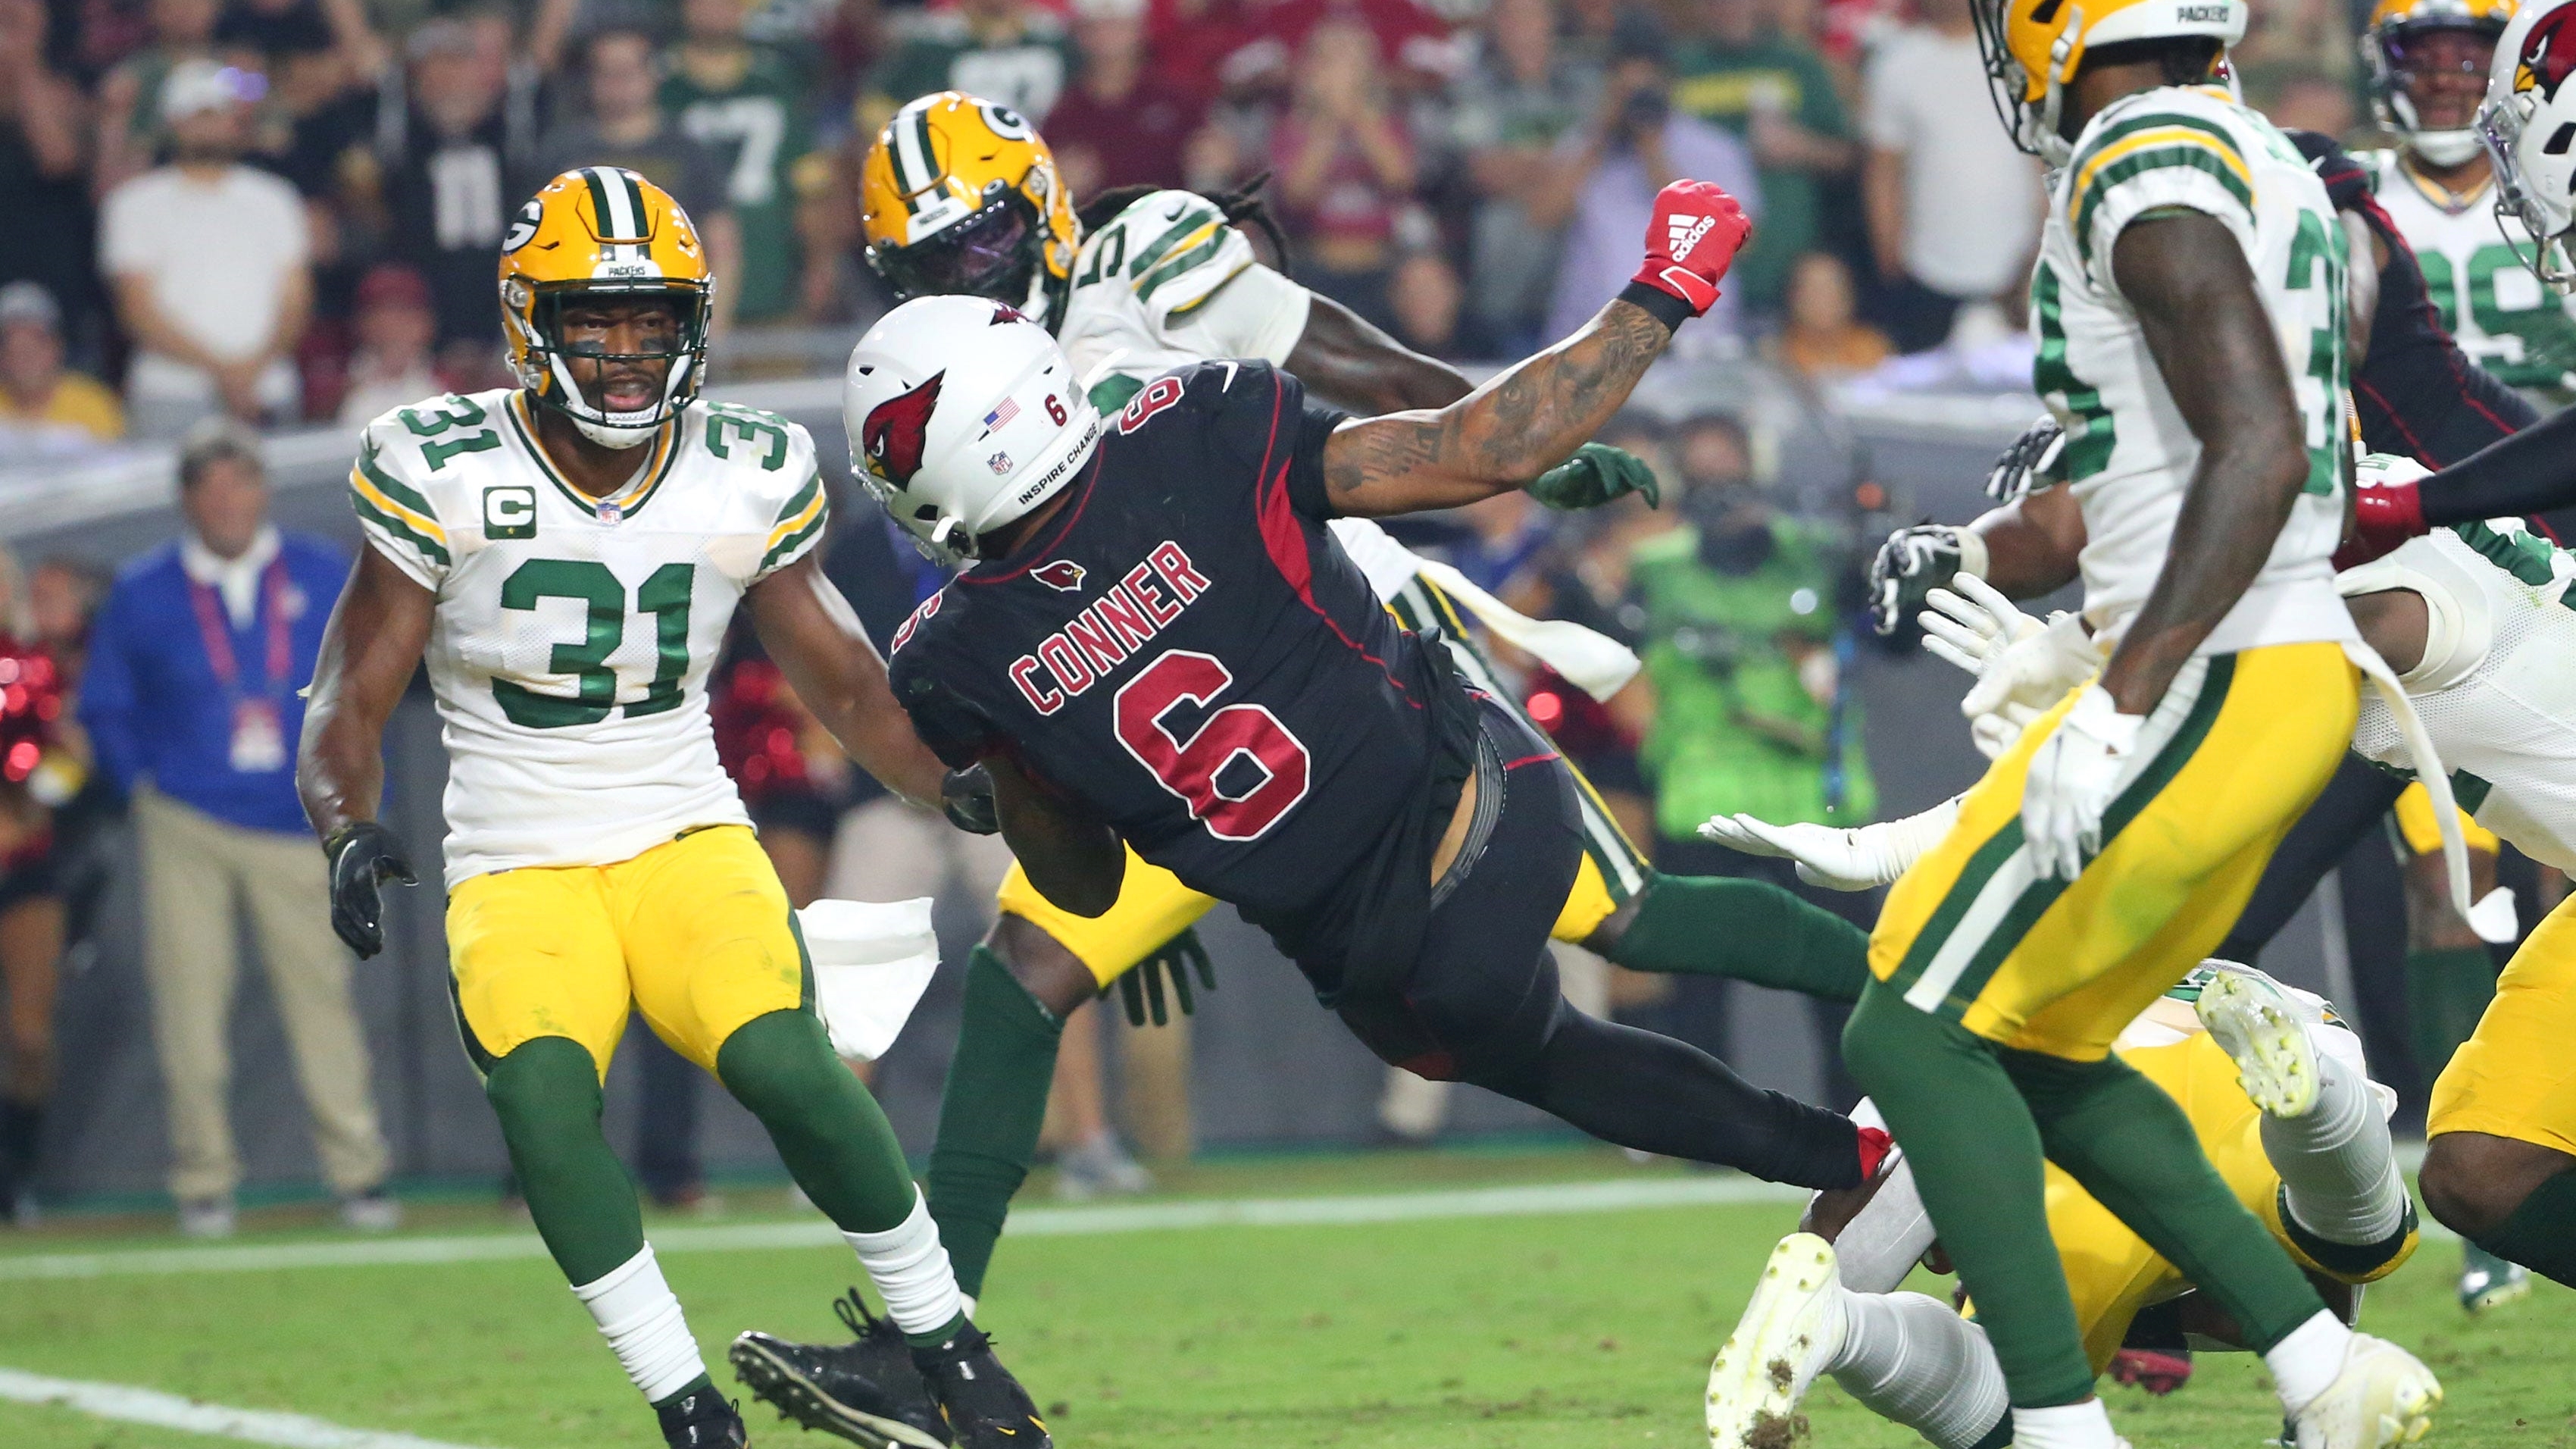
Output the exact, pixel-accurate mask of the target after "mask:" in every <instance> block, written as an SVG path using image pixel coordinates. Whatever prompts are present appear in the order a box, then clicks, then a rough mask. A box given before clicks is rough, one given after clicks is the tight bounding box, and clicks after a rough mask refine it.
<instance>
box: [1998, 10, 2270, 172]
mask: <svg viewBox="0 0 2576 1449" xmlns="http://www.w3.org/2000/svg"><path fill="white" fill-rule="evenodd" d="M2245 5H2246V0H1970V6H1969V8H1970V9H1971V10H1972V11H1973V12H1974V13H1975V16H1976V21H1977V48H1978V49H1979V50H1981V51H1983V52H1984V53H1985V57H1986V86H1987V90H1988V92H1989V93H1990V94H1991V95H1992V96H1993V98H1994V103H1995V114H1996V115H1997V116H1998V117H2000V118H2001V119H2002V121H2003V123H2004V129H2005V130H2007V131H2010V132H2011V133H2012V138H2013V142H2014V144H2016V145H2018V146H2020V147H2021V149H2023V150H2024V151H2027V152H2029V153H2031V154H2032V155H2034V156H2037V157H2039V158H2040V159H2042V160H2044V161H2046V162H2048V164H2050V165H2052V166H2062V165H2064V164H2065V163H2066V160H2067V158H2068V155H2069V153H2070V152H2071V151H2072V149H2073V148H2072V145H2071V143H2070V141H2069V139H2068V138H2067V137H2064V136H2061V135H2059V134H2058V122H2059V119H2060V117H2061V115H2062V113H2063V111H2064V108H2065V92H2066V87H2067V86H2068V85H2069V84H2071V83H2072V82H2073V81H2074V79H2075V72H2076V70H2077V68H2078V67H2080V66H2082V65H2083V64H2084V55H2085V52H2086V51H2087V50H2088V49H2099V48H2101V47H2103V46H2106V45H2119V44H2122V43H2125V42H2128V41H2133V40H2170V39H2179V38H2182V37H2186V36H2207V37H2209V38H2211V39H2214V40H2216V41H2217V42H2218V43H2219V46H2220V47H2221V50H2222V51H2223V50H2224V48H2225V47H2227V46H2230V45H2234V44H2235V43H2236V42H2237V41H2239V40H2242V39H2244V38H2245Z"/></svg>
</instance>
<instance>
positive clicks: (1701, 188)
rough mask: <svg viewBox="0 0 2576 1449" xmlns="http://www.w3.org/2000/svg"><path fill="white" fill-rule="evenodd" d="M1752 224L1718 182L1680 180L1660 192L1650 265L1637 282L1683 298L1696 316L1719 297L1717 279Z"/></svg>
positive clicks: (1651, 224) (1650, 226)
mask: <svg viewBox="0 0 2576 1449" xmlns="http://www.w3.org/2000/svg"><path fill="white" fill-rule="evenodd" d="M1752 234H1753V223H1752V222H1751V221H1749V220H1747V219H1746V217H1745V215H1744V208H1743V207H1742V206H1739V205H1737V204H1736V200H1735V198H1734V197H1732V196H1729V195H1727V194H1726V188H1724V187H1722V186H1720V185H1718V184H1717V183H1716V182H1714V181H1676V182H1673V183H1672V184H1671V185H1669V186H1666V187H1665V188H1664V189H1663V190H1662V191H1659V192H1657V193H1656V194H1655V210H1654V214H1653V216H1652V217H1651V218H1650V219H1649V220H1648V221H1647V223H1646V264H1645V265H1644V266H1643V267H1640V268H1639V269H1638V270H1637V275H1636V277H1635V278H1634V280H1635V281H1637V282H1639V283H1642V284H1643V285H1645V286H1649V287H1653V288H1654V289H1656V290H1657V291H1660V292H1667V293H1670V294H1671V295H1673V296H1675V297H1678V298H1680V299H1681V301H1682V303H1683V305H1685V306H1687V307H1689V308H1690V309H1691V315H1692V316H1694V317H1697V316H1699V315H1701V314H1702V313H1705V312H1706V311H1708V309H1709V308H1710V307H1711V306H1712V305H1714V304H1715V303H1716V301H1717V283H1718V280H1719V279H1720V278H1722V277H1724V276H1725V275H1726V268H1727V266H1728V264H1729V263H1731V262H1733V261H1734V260H1735V253H1736V250H1737V249H1738V248H1740V247H1742V246H1743V245H1744V239H1745V238H1746V237H1748V236H1750V235H1752Z"/></svg>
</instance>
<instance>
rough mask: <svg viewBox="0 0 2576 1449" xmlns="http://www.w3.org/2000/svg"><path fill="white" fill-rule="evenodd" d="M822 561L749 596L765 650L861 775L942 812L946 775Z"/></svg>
mask: <svg viewBox="0 0 2576 1449" xmlns="http://www.w3.org/2000/svg"><path fill="white" fill-rule="evenodd" d="M820 559H821V553H820V551H810V552H808V553H807V554H806V555H805V556H804V557H803V558H800V559H798V560H796V561H795V562H794V563H791V564H789V565H787V566H786V567H785V568H782V569H780V570H778V571H777V572H776V573H773V574H771V575H770V576H769V577H767V578H765V579H762V580H761V581H760V582H759V583H756V584H754V585H752V586H751V589H750V590H749V592H747V593H746V594H744V596H743V598H744V601H745V602H747V603H748V604H750V606H751V623H752V627H753V628H754V629H755V630H757V631H758V632H759V634H760V644H761V647H762V648H764V649H767V650H768V651H769V657H770V658H772V659H775V660H777V661H778V667H779V669H780V670H781V671H782V672H783V673H785V674H786V676H787V682H788V683H789V684H790V685H792V686H793V687H794V688H795V690H796V697H797V698H798V699H800V700H803V701H804V702H805V707H806V708H807V709H809V710H812V711H813V712H814V718H815V719H817V720H820V721H821V722H822V725H823V728H825V729H827V730H830V731H831V732H832V738H833V739H835V740H838V741H840V743H841V748H842V749H843V750H844V751H846V752H848V754H849V756H850V758H851V759H853V760H856V761H858V762H859V768H861V769H863V770H866V771H867V772H868V773H869V774H871V775H874V776H876V777H877V779H878V780H879V781H880V782H882V783H883V784H884V785H885V787H886V788H887V789H889V790H892V791H894V792H895V793H896V794H898V795H901V796H902V797H904V798H905V799H907V800H910V801H911V802H912V803H914V804H915V805H919V806H921V807H922V808H923V809H925V810H937V809H939V808H940V797H939V784H940V779H941V777H942V776H944V775H945V774H947V767H946V766H944V765H942V764H941V763H940V762H939V757H938V756H937V755H934V754H932V753H931V752H930V747H929V746H928V745H925V744H923V743H922V742H921V736H919V735H917V734H915V733H913V729H912V720H911V718H910V717H909V716H907V715H906V714H905V713H904V712H903V706H901V705H899V704H897V703H895V699H894V691H893V690H892V689H890V688H888V687H887V686H886V667H885V660H884V658H883V657H882V656H880V655H879V654H878V653H877V648H876V645H874V644H872V643H870V642H869V641H868V635H867V631H866V630H865V629H862V628H861V627H859V616H858V615H857V614H856V613H854V612H852V611H851V609H850V602H849V600H847V599H844V598H842V597H841V591H840V590H839V589H836V588H834V587H833V586H832V581H831V580H829V579H827V578H825V577H823V566H822V563H821V562H820Z"/></svg>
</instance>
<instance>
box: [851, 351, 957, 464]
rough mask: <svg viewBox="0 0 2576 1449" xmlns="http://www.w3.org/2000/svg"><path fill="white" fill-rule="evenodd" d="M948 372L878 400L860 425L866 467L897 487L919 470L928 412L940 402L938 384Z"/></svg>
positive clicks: (926, 439)
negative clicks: (880, 400)
mask: <svg viewBox="0 0 2576 1449" xmlns="http://www.w3.org/2000/svg"><path fill="white" fill-rule="evenodd" d="M947 377H948V374H947V373H945V372H934V373H932V374H931V375H930V380H929V381H928V382H925V383H923V384H922V385H921V386H919V387H916V388H914V389H912V390H911V391H910V392H905V393H899V394H897V395H896V396H894V397H890V398H887V399H886V400H885V401H884V402H881V403H878V404H877V405H876V406H875V407H874V408H872V409H870V410H869V412H868V420H867V422H866V423H864V424H863V425H861V426H860V428H859V454H860V456H861V457H863V458H865V459H866V460H867V465H868V471H869V472H871V473H874V474H875V475H877V476H878V477H880V478H882V479H884V480H885V481H887V482H888V483H891V484H893V485H894V486H896V487H897V488H901V487H904V486H905V485H907V484H909V483H910V482H912V475H913V474H915V473H918V472H920V471H921V454H922V451H923V450H924V449H925V448H926V447H927V446H928V445H929V441H930V414H931V411H932V410H933V409H935V408H937V407H938V406H939V385H940V383H941V382H943V381H945V380H946V379H947Z"/></svg>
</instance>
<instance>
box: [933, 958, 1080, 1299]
mask: <svg viewBox="0 0 2576 1449" xmlns="http://www.w3.org/2000/svg"><path fill="white" fill-rule="evenodd" d="M1063 1035H1064V1023H1063V1022H1062V1021H1060V1020H1058V1019H1057V1018H1056V1016H1055V1014H1054V1013H1053V1012H1050V1011H1048V1010H1047V1009H1046V1008H1045V1007H1044V1006H1041V1005H1039V1004H1038V1000H1037V998H1036V997H1034V996H1031V995H1030V994H1029V992H1028V988H1027V987H1025V986H1022V985H1021V984H1020V983H1019V981H1018V980H1017V979H1016V978H1014V977H1013V976H1012V975H1011V969H1010V968H1009V967H1007V966H1005V965H1003V964H1002V958H1001V957H999V956H996V955H994V954H993V952H992V951H991V950H990V949H989V948H987V947H983V946H978V947H976V948H975V953H974V955H973V956H971V957H970V958H968V960H967V963H966V1000H965V1004H964V1006H963V1008H962V1010H961V1012H960V1015H959V1019H958V1023H957V1054H956V1055H955V1056H954V1057H952V1058H950V1059H949V1063H948V1089H947V1091H946V1092H945V1093H944V1094H943V1095H942V1096H941V1097H940V1099H939V1136H938V1138H937V1139H936V1140H935V1141H934V1142H933V1143H932V1144H931V1148H930V1182H929V1187H930V1216H931V1218H932V1220H933V1221H935V1222H937V1223H938V1224H939V1240H940V1241H941V1242H942V1243H944V1244H946V1245H947V1247H948V1260H949V1262H950V1263H951V1264H953V1265H954V1266H955V1267H956V1270H957V1286H958V1288H959V1289H960V1290H962V1291H963V1292H964V1293H965V1294H966V1296H967V1297H969V1298H980V1297H982V1296H983V1293H984V1270H985V1269H986V1268H987V1267H989V1266H991V1264H992V1261H993V1243H994V1240H995V1239H997V1238H999V1237H1001V1235H1002V1220H1003V1219H1004V1218H1006V1217H1008V1216H1009V1215H1010V1211H1011V1194H1013V1193H1015V1192H1018V1191H1019V1190H1020V1184H1021V1183H1022V1182H1025V1181H1026V1180H1027V1179H1028V1175H1029V1160H1030V1159H1031V1158H1033V1157H1035V1156H1037V1151H1038V1130H1039V1129H1040V1128H1041V1127H1044V1126H1045V1125H1046V1105H1047V1088H1048V1087H1049V1085H1051V1084H1052V1083H1053V1082H1054V1080H1055V1051H1056V1045H1057V1043H1058V1042H1059V1041H1060V1040H1062V1038H1063Z"/></svg>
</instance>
